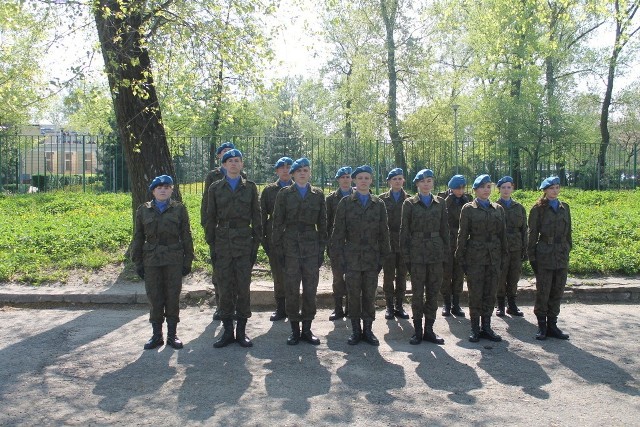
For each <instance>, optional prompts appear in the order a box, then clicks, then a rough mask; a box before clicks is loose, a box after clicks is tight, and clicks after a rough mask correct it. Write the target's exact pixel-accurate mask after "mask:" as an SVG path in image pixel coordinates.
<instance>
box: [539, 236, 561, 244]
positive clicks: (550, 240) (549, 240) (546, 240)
mask: <svg viewBox="0 0 640 427" xmlns="http://www.w3.org/2000/svg"><path fill="white" fill-rule="evenodd" d="M539 241H540V242H543V243H546V244H548V245H552V244H554V243H564V242H565V240H564V237H554V236H540V240H539Z"/></svg>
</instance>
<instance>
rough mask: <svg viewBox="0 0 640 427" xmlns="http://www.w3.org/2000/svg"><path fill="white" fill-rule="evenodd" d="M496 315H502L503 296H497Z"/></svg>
mask: <svg viewBox="0 0 640 427" xmlns="http://www.w3.org/2000/svg"><path fill="white" fill-rule="evenodd" d="M496 316H498V317H504V297H498V308H496Z"/></svg>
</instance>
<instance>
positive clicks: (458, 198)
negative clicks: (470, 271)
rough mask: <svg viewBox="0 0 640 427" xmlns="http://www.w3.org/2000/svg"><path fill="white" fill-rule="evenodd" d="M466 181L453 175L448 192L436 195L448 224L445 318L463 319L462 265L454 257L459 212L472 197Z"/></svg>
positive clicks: (445, 269)
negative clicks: (461, 303)
mask: <svg viewBox="0 0 640 427" xmlns="http://www.w3.org/2000/svg"><path fill="white" fill-rule="evenodd" d="M466 185H467V181H466V179H465V178H464V176H462V175H454V176H452V177H451V179H450V180H449V183H448V187H449V189H448V191H447V192H446V193H440V194H438V195H439V196H440V197H442V198H444V199H445V204H446V206H447V220H448V222H449V241H450V242H451V248H450V252H449V254H447V255H446V256H445V261H444V274H443V278H442V288H440V293H441V294H442V298H443V299H444V305H443V306H442V315H443V316H445V317H448V316H451V314H453V315H454V316H459V317H464V311H462V309H461V308H460V295H461V294H462V287H463V284H464V272H463V271H462V264H460V263H459V262H458V260H457V259H456V257H455V251H456V240H457V239H458V228H460V211H461V210H462V207H463V206H464V205H465V204H467V203H469V202H470V201H471V200H472V199H473V197H472V196H471V195H469V194H465V192H464V190H465V186H466Z"/></svg>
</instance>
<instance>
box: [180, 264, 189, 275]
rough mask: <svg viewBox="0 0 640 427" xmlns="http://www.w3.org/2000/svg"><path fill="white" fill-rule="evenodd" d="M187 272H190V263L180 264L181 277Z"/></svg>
mask: <svg viewBox="0 0 640 427" xmlns="http://www.w3.org/2000/svg"><path fill="white" fill-rule="evenodd" d="M189 273H191V266H190V265H183V266H182V277H184V276H186V275H187V274H189Z"/></svg>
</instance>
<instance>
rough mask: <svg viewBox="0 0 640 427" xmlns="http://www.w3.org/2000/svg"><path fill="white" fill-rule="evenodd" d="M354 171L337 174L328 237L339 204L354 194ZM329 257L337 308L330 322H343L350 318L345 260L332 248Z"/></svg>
mask: <svg viewBox="0 0 640 427" xmlns="http://www.w3.org/2000/svg"><path fill="white" fill-rule="evenodd" d="M352 172H353V170H352V169H351V167H349V166H343V167H341V168H340V169H338V171H337V172H336V176H335V178H336V180H337V181H338V189H337V190H336V191H333V192H332V193H331V194H329V195H328V196H327V235H328V236H331V233H332V232H333V223H334V218H335V216H336V210H337V209H338V203H339V202H340V200H342V199H343V198H344V197H347V196H350V195H351V194H353V187H352V186H351V173H352ZM327 255H329V260H330V261H331V274H332V275H333V282H332V289H333V301H334V304H335V308H334V310H333V313H331V315H329V320H331V321H333V320H342V319H343V318H344V317H346V316H348V315H349V314H348V312H349V309H348V305H349V298H348V296H347V285H346V282H345V280H344V273H345V272H344V271H343V270H342V265H343V264H344V260H343V259H341V258H338V257H334V256H333V255H332V254H331V248H330V247H329V248H327ZM345 296H347V298H346V302H345V304H344V309H343V308H342V300H343V298H344V297H345Z"/></svg>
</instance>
